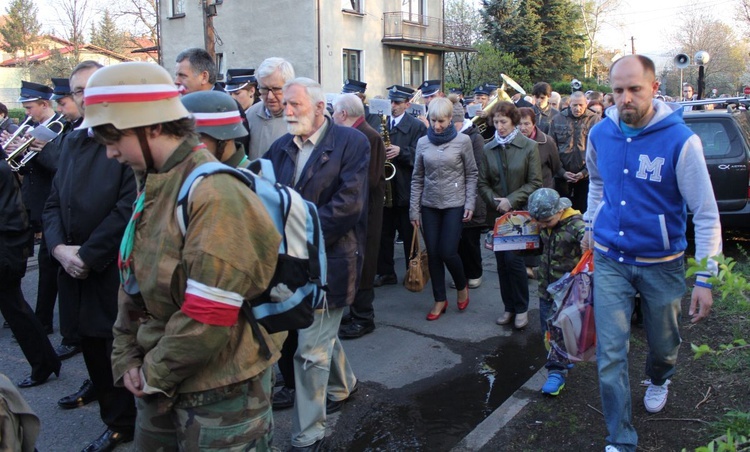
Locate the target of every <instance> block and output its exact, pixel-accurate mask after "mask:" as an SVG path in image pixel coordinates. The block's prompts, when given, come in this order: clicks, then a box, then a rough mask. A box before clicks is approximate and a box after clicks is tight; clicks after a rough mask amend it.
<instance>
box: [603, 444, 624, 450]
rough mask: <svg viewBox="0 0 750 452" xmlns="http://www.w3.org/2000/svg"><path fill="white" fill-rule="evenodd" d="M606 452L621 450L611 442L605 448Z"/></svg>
mask: <svg viewBox="0 0 750 452" xmlns="http://www.w3.org/2000/svg"><path fill="white" fill-rule="evenodd" d="M604 452H620V449H618V448H616V447H615V446H613V445H611V444H610V445H608V446H607V447H605V448H604Z"/></svg>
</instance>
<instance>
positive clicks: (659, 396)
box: [643, 380, 670, 413]
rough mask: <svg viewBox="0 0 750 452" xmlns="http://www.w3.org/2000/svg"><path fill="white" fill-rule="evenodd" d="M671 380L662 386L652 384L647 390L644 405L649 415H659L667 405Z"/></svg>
mask: <svg viewBox="0 0 750 452" xmlns="http://www.w3.org/2000/svg"><path fill="white" fill-rule="evenodd" d="M669 383H670V380H667V381H665V382H664V384H663V385H661V386H656V385H655V384H653V383H652V384H650V385H649V387H648V388H647V389H646V395H645V396H643V405H644V406H645V407H646V411H648V412H649V413H658V412H659V411H661V410H662V409H663V408H664V405H666V404H667V395H668V394H669V388H668V386H669Z"/></svg>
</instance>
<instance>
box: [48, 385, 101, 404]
mask: <svg viewBox="0 0 750 452" xmlns="http://www.w3.org/2000/svg"><path fill="white" fill-rule="evenodd" d="M94 400H96V391H94V384H93V383H92V382H91V380H89V379H86V380H83V384H82V385H81V387H80V389H78V391H77V392H75V393H73V394H71V395H68V396H65V397H63V398H62V399H60V400H58V401H57V405H58V406H59V407H60V408H62V409H64V410H72V409H73V408H78V407H82V406H84V405H87V404H89V403H91V402H93V401H94Z"/></svg>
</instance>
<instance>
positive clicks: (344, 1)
mask: <svg viewBox="0 0 750 452" xmlns="http://www.w3.org/2000/svg"><path fill="white" fill-rule="evenodd" d="M341 9H343V10H344V11H353V12H355V13H362V12H363V11H362V0H341Z"/></svg>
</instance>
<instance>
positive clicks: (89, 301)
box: [43, 130, 135, 338]
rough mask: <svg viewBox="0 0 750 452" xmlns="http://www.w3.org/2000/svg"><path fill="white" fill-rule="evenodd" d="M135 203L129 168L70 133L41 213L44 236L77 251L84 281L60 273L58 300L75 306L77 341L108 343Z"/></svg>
mask: <svg viewBox="0 0 750 452" xmlns="http://www.w3.org/2000/svg"><path fill="white" fill-rule="evenodd" d="M134 200H135V178H134V177H133V172H132V171H131V170H130V168H128V167H126V166H124V165H120V164H119V163H118V162H117V161H116V160H111V159H108V158H107V153H106V151H105V150H104V146H102V145H101V144H99V143H97V142H96V141H94V139H93V138H89V136H88V133H87V131H86V130H75V131H73V132H71V133H69V134H68V135H66V136H65V138H64V139H63V141H62V150H61V155H60V167H59V169H58V171H57V175H56V176H55V180H54V182H53V184H52V191H51V192H50V196H49V200H48V201H47V204H46V206H45V209H44V217H43V219H44V236H45V240H46V241H47V246H48V248H49V250H50V252H52V250H54V249H55V247H56V246H57V245H61V244H62V245H79V246H80V247H81V249H80V250H79V252H78V254H79V255H80V257H81V259H82V260H83V262H84V263H86V265H88V266H89V267H90V268H91V272H90V273H89V276H88V278H86V279H84V280H78V279H73V278H72V277H70V276H69V275H68V274H67V273H64V272H61V273H60V278H58V281H59V285H60V288H59V293H60V300H61V302H63V300H70V301H69V302H73V303H78V309H79V311H78V312H79V322H78V328H79V332H80V334H81V336H89V337H105V338H109V337H112V324H113V323H114V321H115V318H116V317H117V290H118V287H119V273H118V270H117V254H118V250H119V247H120V241H121V239H122V235H123V232H124V231H125V226H126V225H127V223H128V220H129V219H130V214H131V211H132V206H133V201H134Z"/></svg>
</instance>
